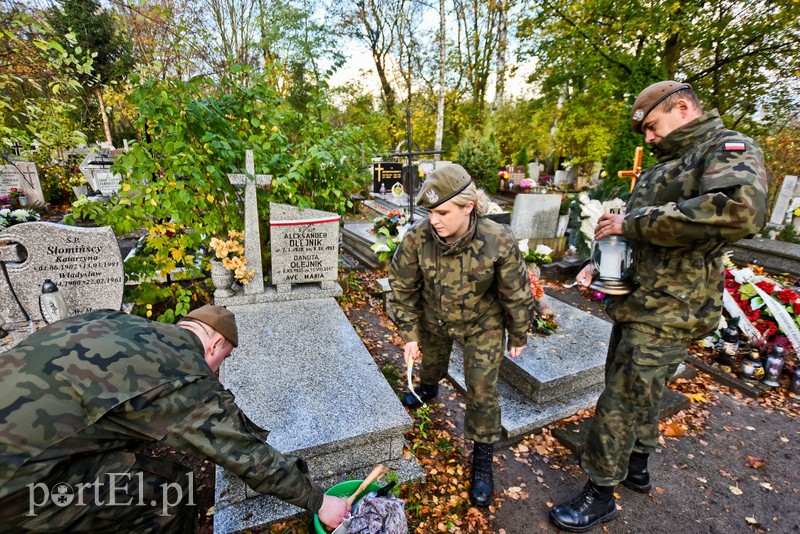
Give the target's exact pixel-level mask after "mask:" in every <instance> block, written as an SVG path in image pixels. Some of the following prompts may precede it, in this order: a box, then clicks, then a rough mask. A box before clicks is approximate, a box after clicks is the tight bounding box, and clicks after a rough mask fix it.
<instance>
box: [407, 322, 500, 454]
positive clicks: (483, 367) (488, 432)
mask: <svg viewBox="0 0 800 534" xmlns="http://www.w3.org/2000/svg"><path fill="white" fill-rule="evenodd" d="M453 340H458V341H459V342H460V343H461V344H462V345H463V347H464V380H465V382H466V384H467V410H466V414H465V415H464V436H465V437H466V438H467V439H471V440H473V441H478V442H481V443H495V442H496V441H498V440H499V439H500V437H501V427H500V399H499V395H498V393H497V378H498V375H499V372H500V362H502V361H503V355H504V351H503V342H504V340H505V331H504V330H503V328H502V326H499V327H498V328H489V329H487V330H483V331H479V332H476V333H474V334H473V333H470V335H467V336H463V335H461V334H459V333H457V332H454V331H451V330H448V328H447V326H442V327H441V328H436V327H435V326H434V325H428V324H423V325H422V328H421V332H420V341H419V346H420V350H421V351H422V366H421V367H422V369H421V371H420V378H421V380H422V382H423V383H425V384H438V383H439V381H440V380H442V379H443V378H444V377H445V376H447V369H448V366H449V364H450V352H451V351H452V349H453Z"/></svg>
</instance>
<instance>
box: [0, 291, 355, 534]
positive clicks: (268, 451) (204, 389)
mask: <svg viewBox="0 0 800 534" xmlns="http://www.w3.org/2000/svg"><path fill="white" fill-rule="evenodd" d="M237 345H238V333H237V328H236V319H235V317H234V315H233V314H232V313H231V312H230V311H228V310H226V309H225V308H222V307H219V306H212V305H206V306H203V307H202V308H199V309H197V310H194V311H192V312H190V313H189V314H188V315H187V316H186V318H185V319H184V320H183V321H181V322H180V323H178V325H177V326H175V325H165V324H160V323H154V322H151V321H148V320H146V319H142V318H140V317H136V316H130V315H127V314H124V313H121V312H115V311H111V310H103V311H96V312H92V313H88V314H85V315H82V316H78V317H72V318H69V319H65V320H62V321H58V322H56V323H54V324H52V325H49V326H47V327H45V328H43V329H41V330H39V331H38V332H36V333H35V334H33V335H31V336H30V337H29V338H28V339H26V340H25V341H24V342H22V343H21V344H19V345H17V346H16V347H15V348H14V349H12V350H10V351H8V352H6V353H4V354H0V381H2V387H0V525H2V527H3V528H2V529H0V530H4V531H5V529H8V530H12V529H23V530H31V531H37V532H39V531H42V532H43V531H57V532H73V531H85V532H88V531H94V532H111V531H122V532H146V531H148V532H149V531H160V532H192V531H194V522H195V521H194V519H195V511H194V509H193V508H191V507H189V506H187V505H192V504H193V495H192V494H191V492H192V489H193V481H192V479H191V476H192V473H191V472H190V470H188V469H186V468H184V467H181V466H179V465H177V464H173V463H171V462H168V461H164V460H156V459H154V458H149V457H146V456H143V455H139V454H136V452H135V451H136V450H137V449H140V448H142V447H144V446H146V445H148V444H150V443H152V442H156V441H160V442H162V443H163V444H164V445H166V446H168V447H174V448H176V449H180V450H183V451H186V452H189V453H191V454H193V455H195V456H197V457H199V458H208V459H209V460H212V461H213V462H215V463H216V464H218V465H221V466H223V467H225V468H226V469H228V470H229V471H231V472H233V473H235V474H236V475H238V476H239V477H241V478H242V479H243V480H244V481H245V482H246V483H247V484H248V485H249V486H250V487H251V488H253V489H254V490H256V491H258V492H261V493H268V494H270V495H274V496H276V497H278V498H280V499H282V500H284V501H287V502H290V503H292V504H294V505H297V506H300V507H302V508H305V509H306V510H309V511H312V512H317V513H318V514H319V517H320V519H321V520H322V521H323V522H324V523H326V524H328V525H329V526H331V527H334V526H336V525H338V524H339V523H340V522H341V518H342V516H343V515H344V514H346V513H347V509H348V506H347V504H346V503H345V501H344V500H342V499H338V498H333V497H329V496H327V495H325V496H323V492H322V490H321V489H320V488H319V487H318V486H316V485H315V484H314V483H313V482H312V481H311V479H310V478H309V477H308V475H307V474H306V473H307V469H306V466H305V463H304V462H303V460H302V459H300V458H297V457H290V456H284V455H282V454H281V453H279V452H278V451H277V450H275V449H273V448H272V447H270V446H269V445H268V444H267V443H266V442H265V440H266V438H267V432H266V431H265V430H262V429H261V428H259V427H257V426H256V425H255V424H254V423H252V422H251V421H250V420H249V419H248V418H247V416H245V415H244V414H243V413H242V412H241V411H240V410H239V407H238V406H236V404H235V402H234V398H233V395H232V394H231V393H230V392H229V391H227V390H226V389H224V388H223V387H222V385H221V384H220V382H219V380H218V379H217V376H216V373H217V371H218V370H219V367H220V365H221V364H222V361H223V360H224V359H225V358H226V357H227V356H228V355H229V354H230V352H231V350H233V348H234V347H236V346H237Z"/></svg>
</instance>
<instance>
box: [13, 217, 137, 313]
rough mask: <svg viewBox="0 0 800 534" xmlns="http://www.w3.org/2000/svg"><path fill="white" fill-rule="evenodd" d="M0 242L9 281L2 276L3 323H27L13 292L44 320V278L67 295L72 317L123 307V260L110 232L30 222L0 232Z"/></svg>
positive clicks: (25, 306) (29, 311)
mask: <svg viewBox="0 0 800 534" xmlns="http://www.w3.org/2000/svg"><path fill="white" fill-rule="evenodd" d="M0 242H4V243H5V245H4V246H3V249H4V251H3V253H0V261H3V262H4V263H5V267H6V272H7V273H8V279H7V280H6V279H4V278H3V277H2V275H0V313H2V314H3V316H4V318H5V319H7V320H9V321H21V320H23V319H24V315H23V313H22V311H21V310H20V309H19V306H18V305H17V303H16V300H15V299H14V298H13V295H12V293H11V288H13V290H14V293H15V294H16V296H17V298H18V299H19V301H20V304H22V306H23V307H24V308H25V310H26V311H27V312H28V314H29V315H30V316H31V317H32V318H33V319H40V318H41V313H40V312H39V295H40V294H41V288H42V284H44V281H45V280H46V279H50V280H52V281H53V282H55V284H56V286H58V289H59V291H60V292H61V293H62V294H63V295H64V299H65V300H66V302H67V307H68V309H69V315H70V316H73V315H80V314H82V313H86V312H89V311H93V310H100V309H105V308H111V309H115V310H118V309H119V308H120V306H121V305H122V290H123V287H124V282H125V279H124V272H123V267H122V257H121V255H120V250H119V244H118V243H117V239H116V237H115V236H114V232H113V231H112V230H111V228H109V227H104V228H78V227H72V226H65V225H62V224H53V223H47V222H30V223H23V224H17V225H15V226H10V227H8V228H6V229H4V230H2V231H0ZM16 251H21V253H17V252H16ZM9 284H10V285H9Z"/></svg>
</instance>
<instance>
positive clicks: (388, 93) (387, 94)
mask: <svg viewBox="0 0 800 534" xmlns="http://www.w3.org/2000/svg"><path fill="white" fill-rule="evenodd" d="M372 57H373V59H374V60H375V70H376V71H378V78H380V80H381V92H382V93H383V103H384V104H385V105H386V115H387V116H388V117H389V121H390V122H391V123H392V124H394V122H395V116H394V104H395V92H394V88H393V87H392V84H391V83H389V78H388V77H387V76H386V69H385V65H384V63H383V58H381V57H380V55H379V54H378V52H377V51H376V50H373V51H372Z"/></svg>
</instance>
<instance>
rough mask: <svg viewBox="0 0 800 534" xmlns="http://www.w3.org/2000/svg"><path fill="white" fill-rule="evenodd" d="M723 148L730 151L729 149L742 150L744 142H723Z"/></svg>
mask: <svg viewBox="0 0 800 534" xmlns="http://www.w3.org/2000/svg"><path fill="white" fill-rule="evenodd" d="M724 149H725V150H728V151H731V150H739V151H744V149H745V146H744V143H742V142H741V141H740V142H735V143H725V147H724Z"/></svg>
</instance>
